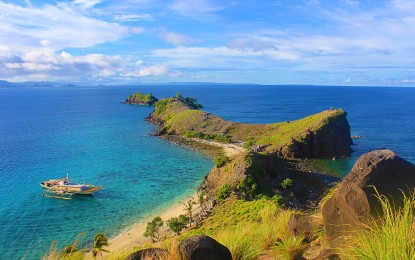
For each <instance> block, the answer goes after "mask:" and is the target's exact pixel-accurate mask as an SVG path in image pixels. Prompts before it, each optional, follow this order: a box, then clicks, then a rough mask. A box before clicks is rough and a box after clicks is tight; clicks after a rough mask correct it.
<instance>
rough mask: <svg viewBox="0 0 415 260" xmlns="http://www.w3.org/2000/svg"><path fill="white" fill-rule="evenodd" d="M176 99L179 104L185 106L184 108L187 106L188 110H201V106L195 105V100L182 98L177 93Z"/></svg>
mask: <svg viewBox="0 0 415 260" xmlns="http://www.w3.org/2000/svg"><path fill="white" fill-rule="evenodd" d="M176 99H178V100H180V101H181V102H183V103H184V104H186V106H188V107H189V108H190V109H201V108H203V106H202V105H201V104H199V103H197V99H196V98H191V97H183V96H182V95H181V94H180V93H177V94H176Z"/></svg>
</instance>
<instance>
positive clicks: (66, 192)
mask: <svg viewBox="0 0 415 260" xmlns="http://www.w3.org/2000/svg"><path fill="white" fill-rule="evenodd" d="M40 186H42V187H43V188H44V189H45V191H44V192H43V194H42V196H45V197H51V198H58V199H71V198H72V195H75V194H80V195H90V194H93V193H94V192H97V191H99V190H100V189H102V187H103V186H96V185H93V184H85V183H83V184H82V183H78V182H74V181H72V182H71V181H69V176H68V175H67V176H66V178H61V179H52V180H47V181H42V182H41V183H40Z"/></svg>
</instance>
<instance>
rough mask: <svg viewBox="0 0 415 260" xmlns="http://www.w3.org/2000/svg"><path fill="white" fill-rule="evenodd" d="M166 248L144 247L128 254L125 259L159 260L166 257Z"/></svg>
mask: <svg viewBox="0 0 415 260" xmlns="http://www.w3.org/2000/svg"><path fill="white" fill-rule="evenodd" d="M167 255H168V252H167V250H165V249H162V248H146V249H141V250H139V251H136V252H134V253H132V254H129V255H128V256H127V257H126V258H125V260H149V259H152V260H161V259H166V256H167Z"/></svg>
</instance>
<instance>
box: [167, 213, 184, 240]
mask: <svg viewBox="0 0 415 260" xmlns="http://www.w3.org/2000/svg"><path fill="white" fill-rule="evenodd" d="M187 222H189V218H188V217H187V216H185V215H180V216H178V217H174V218H171V219H169V220H168V221H167V225H168V226H169V228H170V229H171V230H172V231H173V232H174V233H176V235H180V233H181V232H182V230H183V229H184V228H185V227H186V224H187Z"/></svg>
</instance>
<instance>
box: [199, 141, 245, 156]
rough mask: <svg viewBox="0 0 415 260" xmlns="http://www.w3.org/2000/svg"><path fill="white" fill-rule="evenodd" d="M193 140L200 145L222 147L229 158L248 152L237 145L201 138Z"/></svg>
mask: <svg viewBox="0 0 415 260" xmlns="http://www.w3.org/2000/svg"><path fill="white" fill-rule="evenodd" d="M192 140H194V141H196V142H199V143H204V144H209V145H213V146H217V147H221V148H223V151H224V153H225V155H226V156H228V157H233V156H234V155H237V154H239V153H242V152H244V151H246V150H245V149H244V148H243V147H241V146H240V145H237V144H225V143H220V142H215V141H211V140H205V139H199V138H192Z"/></svg>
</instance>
